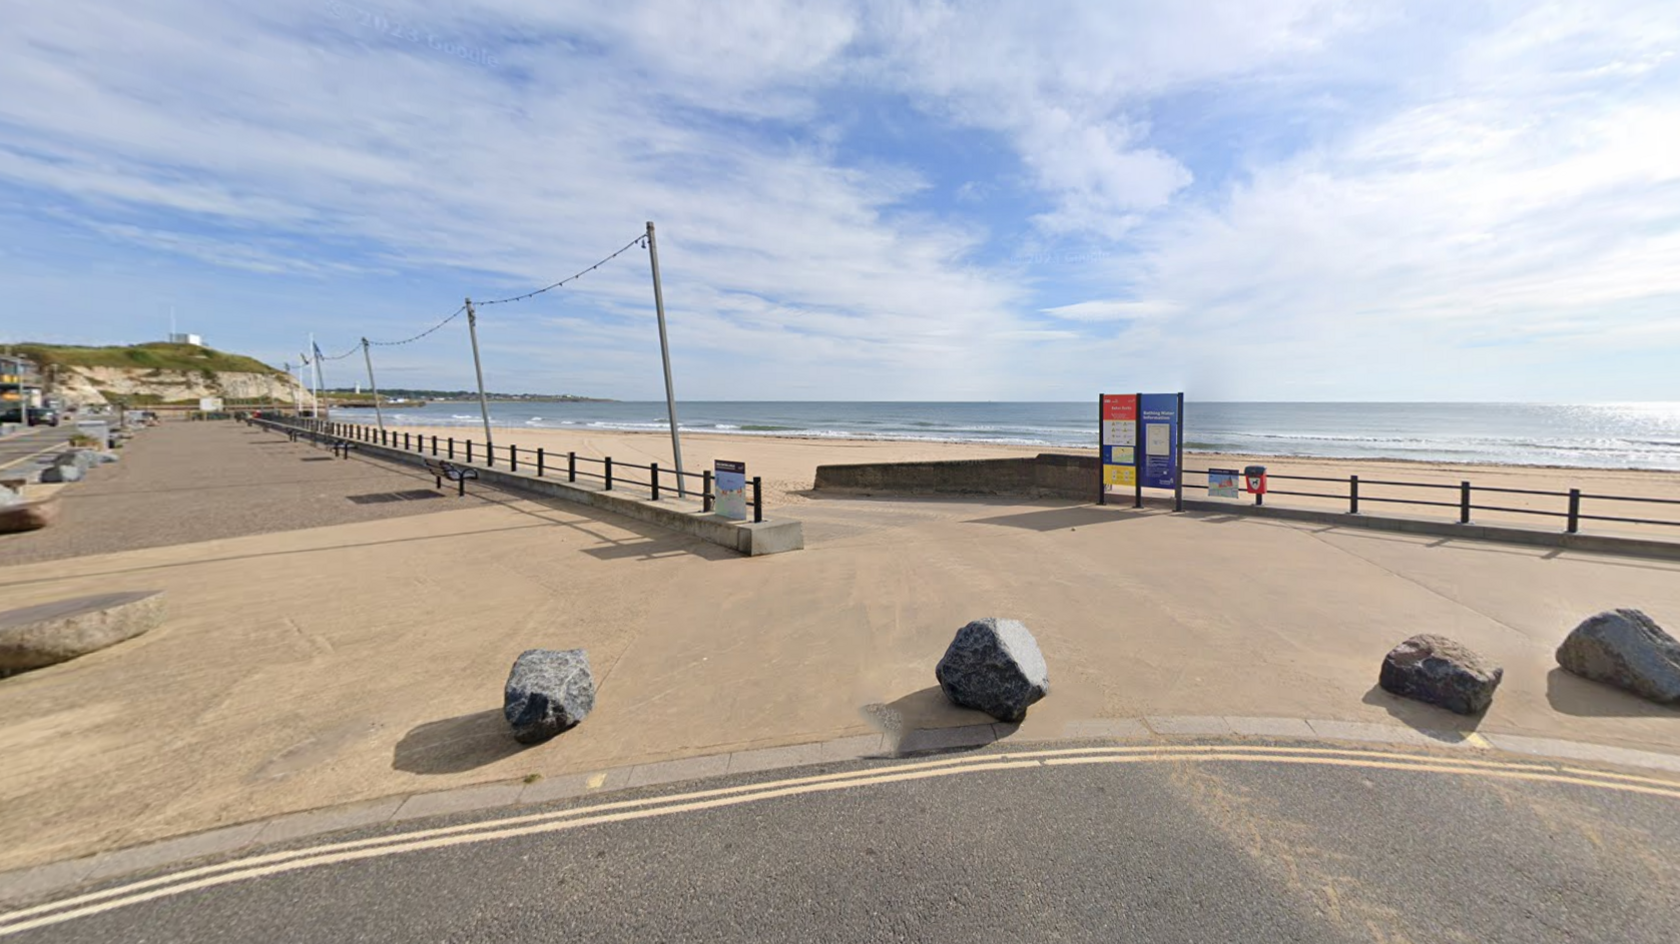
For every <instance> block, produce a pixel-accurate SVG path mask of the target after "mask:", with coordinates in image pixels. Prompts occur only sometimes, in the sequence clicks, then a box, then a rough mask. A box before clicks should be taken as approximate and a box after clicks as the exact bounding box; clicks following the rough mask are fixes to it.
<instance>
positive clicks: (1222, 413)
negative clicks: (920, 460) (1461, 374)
mask: <svg viewBox="0 0 1680 944" xmlns="http://www.w3.org/2000/svg"><path fill="white" fill-rule="evenodd" d="M344 412H346V413H352V412H353V413H362V412H370V411H364V410H346V411H344ZM490 412H491V422H492V424H493V425H496V426H503V427H528V428H531V429H595V430H632V431H665V430H668V429H669V425H668V423H667V421H666V409H665V403H664V401H654V402H626V401H613V402H598V403H597V402H564V403H545V402H533V401H501V402H494V403H491V404H490ZM385 414H386V419H387V421H389V422H395V423H400V424H407V425H415V426H462V425H476V424H478V423H479V422H480V417H479V412H478V404H477V402H466V403H463V402H448V403H429V404H427V405H425V406H423V407H415V406H405V405H403V404H390V405H388V406H386V407H385ZM1184 414H1185V431H1184V446H1185V450H1186V451H1187V452H1204V453H1206V452H1220V453H1241V454H1245V455H1269V456H1315V457H1323V458H1348V459H1410V460H1417V461H1437V462H1443V461H1444V462H1475V463H1490V464H1497V465H1545V466H1567V467H1577V468H1601V469H1660V470H1669V471H1680V402H1677V403H1605V404H1576V405H1568V404H1540V403H1213V402H1196V401H1190V402H1187V403H1186V404H1185V408H1184ZM677 416H678V421H679V425H680V428H681V429H682V430H683V431H685V432H695V433H721V434H725V435H731V436H780V437H799V438H810V439H887V440H910V441H924V442H966V443H996V444H1007V445H1021V446H1044V447H1050V448H1055V447H1064V448H1065V447H1074V446H1082V447H1094V446H1096V444H1097V402H1096V398H1095V397H1092V398H1091V400H1090V401H1089V402H1084V403H903V402H890V403H881V402H874V403H872V402H845V401H834V402H786V403H778V402H760V401H722V402H712V401H689V402H679V403H678V404H677Z"/></svg>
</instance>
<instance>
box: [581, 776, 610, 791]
mask: <svg viewBox="0 0 1680 944" xmlns="http://www.w3.org/2000/svg"><path fill="white" fill-rule="evenodd" d="M606 782H607V775H606V774H605V773H604V772H603V773H598V774H591V775H590V777H589V779H588V780H585V781H584V785H585V786H587V787H588V788H589V789H591V790H599V789H601V784H603V783H606Z"/></svg>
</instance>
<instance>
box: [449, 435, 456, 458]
mask: <svg viewBox="0 0 1680 944" xmlns="http://www.w3.org/2000/svg"><path fill="white" fill-rule="evenodd" d="M449 458H451V459H453V458H455V437H454V436H451V437H449Z"/></svg>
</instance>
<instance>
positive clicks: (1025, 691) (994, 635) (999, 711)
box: [933, 617, 1050, 723]
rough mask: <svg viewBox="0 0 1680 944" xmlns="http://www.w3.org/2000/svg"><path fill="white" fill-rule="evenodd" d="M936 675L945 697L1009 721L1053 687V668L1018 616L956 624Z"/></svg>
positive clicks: (1015, 720)
mask: <svg viewBox="0 0 1680 944" xmlns="http://www.w3.org/2000/svg"><path fill="white" fill-rule="evenodd" d="M933 675H934V678H936V679H938V680H939V687H940V688H941V689H943V690H944V692H945V697H947V698H949V699H951V701H952V702H954V703H955V704H957V705H960V706H962V707H964V708H973V709H975V710H976V711H984V712H985V713H986V714H989V715H991V716H992V717H994V718H996V719H998V720H999V721H1007V722H1010V723H1016V722H1019V721H1020V720H1021V719H1022V718H1025V717H1026V716H1027V708H1029V707H1031V706H1032V704H1033V703H1034V702H1036V701H1038V700H1039V699H1040V698H1043V697H1044V696H1045V695H1047V694H1049V693H1050V670H1049V667H1047V666H1046V665H1045V664H1044V654H1043V653H1042V652H1040V651H1039V649H1038V641H1037V640H1036V639H1034V638H1033V635H1032V632H1031V631H1029V630H1028V629H1027V627H1026V626H1024V625H1023V624H1021V623H1020V622H1019V621H1017V620H1012V619H996V618H993V617H987V618H986V619H980V620H975V621H974V622H972V623H969V624H968V625H967V626H964V627H963V628H962V629H959V630H957V635H956V638H955V639H952V640H951V645H950V646H949V647H948V648H946V650H945V656H944V658H942V659H940V660H939V665H938V666H937V667H936V668H935V669H934V672H933Z"/></svg>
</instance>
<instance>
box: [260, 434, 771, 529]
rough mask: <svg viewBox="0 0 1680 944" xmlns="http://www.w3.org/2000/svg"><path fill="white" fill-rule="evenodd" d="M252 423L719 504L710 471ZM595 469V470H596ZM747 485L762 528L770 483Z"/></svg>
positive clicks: (447, 439)
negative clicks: (696, 484) (681, 470)
mask: <svg viewBox="0 0 1680 944" xmlns="http://www.w3.org/2000/svg"><path fill="white" fill-rule="evenodd" d="M251 421H253V422H257V423H261V424H263V425H265V426H268V427H271V428H274V429H277V430H280V431H283V432H286V433H288V434H289V435H291V436H292V438H294V439H296V438H297V437H298V436H299V435H308V436H310V437H311V438H314V439H317V440H347V441H349V442H356V443H366V444H368V445H372V446H382V447H384V448H387V449H394V450H398V451H401V452H412V453H414V454H416V455H422V456H430V457H434V458H439V459H445V460H448V461H451V462H455V463H458V464H461V465H473V466H477V465H480V464H481V463H482V467H483V468H486V469H495V468H496V467H497V463H498V462H502V463H503V464H504V465H505V467H506V471H507V472H509V473H512V474H516V475H519V474H522V475H529V476H531V477H533V478H539V479H547V478H559V477H560V476H561V475H564V476H565V479H566V481H567V482H577V481H579V480H580V479H582V480H585V481H594V482H600V483H601V484H602V490H603V491H608V492H611V491H618V490H620V489H646V490H647V495H648V499H649V500H651V501H660V500H661V499H663V498H665V497H668V496H676V497H683V498H686V497H689V496H691V495H692V496H694V497H696V498H698V499H699V500H700V507H701V510H702V511H711V510H712V509H713V508H714V507H715V506H716V502H717V493H716V491H715V489H714V488H713V485H714V482H713V480H712V472H711V470H710V469H707V470H705V471H704V472H688V471H683V472H679V471H677V470H676V469H670V468H664V469H662V468H660V467H659V463H657V462H650V463H648V464H647V465H639V464H637V463H633V462H624V461H622V460H615V459H614V458H613V457H611V456H602V457H599V458H597V457H595V456H586V455H580V454H578V453H577V452H565V453H559V452H548V451H546V450H545V449H543V448H540V447H539V448H537V449H521V448H519V447H518V446H516V445H511V444H510V445H507V446H495V447H493V448H492V447H490V446H486V445H485V444H483V443H475V442H474V441H472V440H471V439H456V438H455V437H453V436H443V437H439V436H436V435H431V434H426V433H416V432H410V431H398V430H388V429H378V428H376V427H372V426H364V425H362V424H360V423H341V422H337V421H334V420H315V419H310V418H308V417H304V418H301V419H295V418H293V417H290V416H284V417H281V416H265V415H263V414H260V413H259V414H253V416H252V417H251ZM560 460H563V462H564V464H563V465H558V468H557V463H558V462H559V461H560ZM591 465H593V466H594V467H595V468H594V469H593V470H592V469H591V468H590V466H591ZM626 472H628V473H630V474H626ZM635 473H646V475H645V477H644V478H635V477H633V476H634V474H635ZM695 483H698V485H699V490H698V491H696V490H695V488H694V485H695ZM747 485H748V487H749V488H750V489H751V491H752V496H751V497H750V498H749V499H748V500H747V507H748V508H751V509H752V520H753V521H754V522H762V521H764V480H763V478H762V477H760V476H754V477H753V478H752V479H750V480H749V481H748V483H747Z"/></svg>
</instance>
